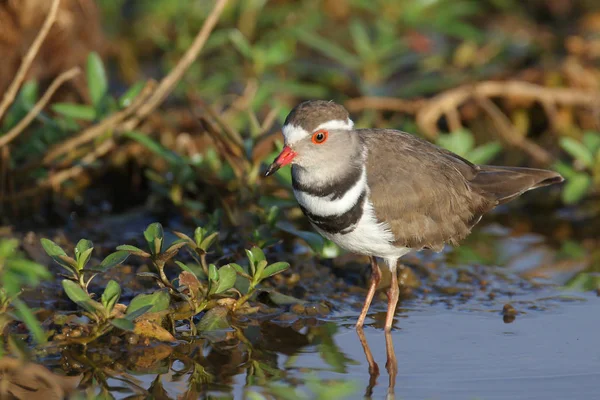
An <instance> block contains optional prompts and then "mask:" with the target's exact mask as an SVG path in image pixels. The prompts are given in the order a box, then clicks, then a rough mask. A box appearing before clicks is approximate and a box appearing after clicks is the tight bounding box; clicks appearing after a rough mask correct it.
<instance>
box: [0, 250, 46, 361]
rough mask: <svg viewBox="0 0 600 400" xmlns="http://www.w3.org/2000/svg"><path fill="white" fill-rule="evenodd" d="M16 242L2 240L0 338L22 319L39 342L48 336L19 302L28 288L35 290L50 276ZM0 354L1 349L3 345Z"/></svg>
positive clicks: (29, 311)
mask: <svg viewBox="0 0 600 400" xmlns="http://www.w3.org/2000/svg"><path fill="white" fill-rule="evenodd" d="M18 246H19V241H18V240H16V239H2V240H0V337H2V336H3V335H4V329H5V328H6V326H7V325H8V324H9V323H10V322H12V321H14V320H20V321H22V322H23V323H25V325H26V326H27V328H28V329H29V331H30V332H31V333H32V335H33V338H34V339H35V341H36V342H37V343H43V342H45V341H46V334H45V333H44V331H43V330H42V327H41V325H40V323H39V321H38V320H37V318H36V316H35V315H34V314H33V312H32V310H31V309H30V308H29V307H28V306H27V304H25V302H24V301H23V300H21V299H20V296H21V294H22V293H23V291H24V290H26V289H31V288H35V287H36V286H38V285H39V284H40V282H41V281H43V280H47V279H49V278H50V277H51V274H50V272H49V271H48V270H47V269H46V268H45V267H44V266H42V265H40V264H38V263H35V262H33V261H30V260H27V259H26V258H25V257H24V256H23V254H21V253H20V252H19V251H18V250H17V248H18ZM0 351H1V346H0Z"/></svg>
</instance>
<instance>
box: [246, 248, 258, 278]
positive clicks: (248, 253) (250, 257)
mask: <svg viewBox="0 0 600 400" xmlns="http://www.w3.org/2000/svg"><path fill="white" fill-rule="evenodd" d="M244 251H245V252H246V257H248V265H249V266H250V272H251V275H252V276H254V275H255V274H256V265H255V263H254V255H253V254H252V252H251V251H250V250H248V249H244Z"/></svg>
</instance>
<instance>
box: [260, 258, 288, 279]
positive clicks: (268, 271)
mask: <svg viewBox="0 0 600 400" xmlns="http://www.w3.org/2000/svg"><path fill="white" fill-rule="evenodd" d="M289 267H290V264H289V263H286V262H283V261H279V262H276V263H273V264H271V265H269V266H268V267H267V268H265V270H264V271H263V273H262V275H261V279H265V278H268V277H270V276H273V275H277V274H278V273H280V272H282V271H285V270H286V269H288V268H289Z"/></svg>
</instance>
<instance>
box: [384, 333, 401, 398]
mask: <svg viewBox="0 0 600 400" xmlns="http://www.w3.org/2000/svg"><path fill="white" fill-rule="evenodd" d="M385 353H386V355H387V362H386V363H385V369H387V371H388V375H389V376H390V380H389V384H388V395H390V394H393V393H394V387H395V386H396V376H397V375H398V361H397V360H396V352H395V351H394V342H393V341H392V333H391V332H390V331H386V332H385Z"/></svg>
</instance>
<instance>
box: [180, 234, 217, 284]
mask: <svg viewBox="0 0 600 400" xmlns="http://www.w3.org/2000/svg"><path fill="white" fill-rule="evenodd" d="M174 234H175V235H176V236H177V237H179V238H180V239H181V240H183V241H184V243H185V245H186V246H187V248H188V249H189V250H190V254H191V256H192V257H193V258H194V260H195V261H196V262H197V263H198V264H199V265H200V266H201V267H202V271H203V272H204V275H205V276H208V275H209V271H208V270H209V267H208V264H207V262H206V255H207V254H208V250H209V249H210V247H211V246H212V245H213V244H214V243H215V241H216V240H217V239H218V237H219V232H210V231H208V230H207V229H205V228H201V227H198V228H196V230H195V231H194V239H193V240H192V239H191V238H190V237H189V236H187V235H186V234H184V233H181V232H174Z"/></svg>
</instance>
